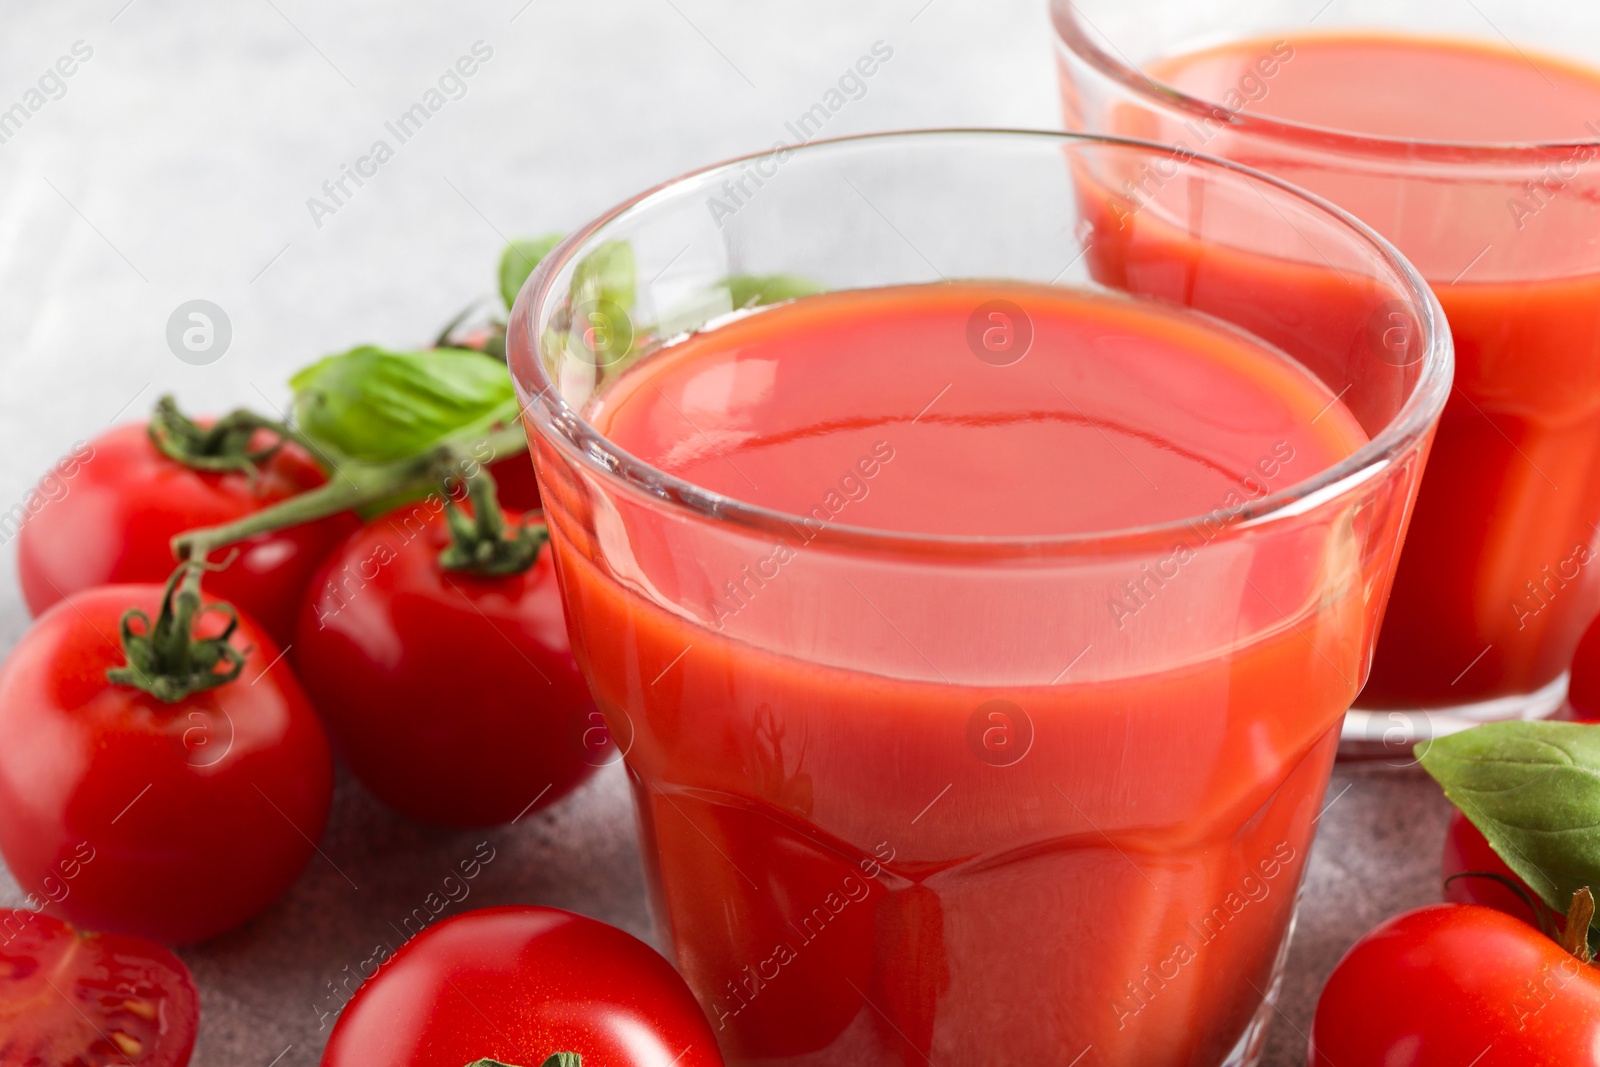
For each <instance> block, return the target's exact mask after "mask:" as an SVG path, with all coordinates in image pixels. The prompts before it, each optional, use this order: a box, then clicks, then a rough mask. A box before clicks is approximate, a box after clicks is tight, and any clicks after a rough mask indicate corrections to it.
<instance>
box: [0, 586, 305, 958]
mask: <svg viewBox="0 0 1600 1067" xmlns="http://www.w3.org/2000/svg"><path fill="white" fill-rule="evenodd" d="M162 604H163V590H162V588H161V587H159V586H144V585H124V586H106V587H103V588H100V589H93V590H90V591H88V592H85V593H79V594H76V595H75V596H72V597H69V598H68V599H67V600H65V601H63V602H62V603H60V604H57V605H56V606H55V607H53V608H51V609H50V610H49V611H47V612H45V614H44V615H43V616H41V617H40V618H39V620H38V621H37V622H36V623H35V624H34V626H33V628H32V629H31V630H29V631H28V633H27V634H26V635H25V636H24V637H23V638H22V640H21V642H20V643H18V645H17V646H16V648H15V649H14V650H13V651H12V653H11V655H10V657H9V658H8V659H7V660H6V661H5V663H4V665H3V666H0V854H3V855H4V857H5V861H6V863H7V865H9V867H10V868H11V873H12V874H13V875H14V876H15V878H16V880H17V882H18V884H19V885H21V886H22V888H23V889H24V890H25V891H27V892H29V893H32V894H34V895H35V896H36V897H38V898H39V899H40V900H41V902H43V903H44V904H45V906H46V907H47V909H48V910H50V911H52V912H55V913H57V914H60V915H62V916H64V917H66V918H68V919H70V920H72V921H73V922H75V923H80V924H82V925H83V926H86V927H88V928H91V929H95V930H105V931H109V932H113V933H119V934H133V935H137V936H141V937H149V938H153V939H155V940H158V941H163V942H167V943H176V942H186V941H196V940H200V939H202V938H206V937H210V936H212V935H213V934H218V933H221V932H222V931H224V930H227V929H229V928H230V927H233V926H236V925H238V924H239V923H241V922H243V921H244V920H246V919H248V918H250V917H251V916H252V915H255V914H256V913H257V912H259V911H261V910H262V909H263V908H265V907H266V906H267V905H268V904H270V903H271V902H272V901H273V900H275V899H276V898H277V897H278V896H279V895H280V894H282V893H283V891H284V890H285V889H287V888H288V886H289V883H290V882H292V881H293V880H294V878H295V876H296V875H297V874H298V873H299V872H300V869H301V868H302V867H304V866H305V864H306V861H307V860H308V859H309V858H310V856H311V854H312V850H313V849H314V847H315V846H314V845H313V844H312V842H314V841H316V839H317V838H318V836H319V835H320V834H321V833H322V829H323V825H324V824H325V823H326V821H327V817H328V805H329V800H330V797H331V793H332V787H333V764H332V759H331V757H330V754H329V750H328V742H327V739H326V737H325V735H324V734H323V732H322V726H321V724H320V723H319V722H318V720H317V717H316V714H315V712H314V711H313V710H312V708H311V704H310V702H309V701H308V700H307V699H306V697H305V694H304V693H303V692H302V690H301V689H300V686H299V684H298V683H297V682H296V681H295V679H294V676H293V675H292V674H291V673H290V672H289V670H288V668H287V665H286V664H284V663H279V662H275V661H276V660H277V659H278V658H279V657H278V649H277V646H276V645H275V644H274V643H273V641H272V639H271V638H270V637H268V636H267V635H266V634H265V633H263V632H262V631H261V630H260V629H259V628H258V627H257V626H256V625H255V623H253V622H251V621H250V619H249V618H248V617H245V616H241V617H240V620H239V624H238V631H237V633H234V634H233V635H232V639H231V640H232V646H233V647H234V648H236V649H237V650H239V653H240V657H239V659H240V662H239V666H240V668H241V671H240V675H239V677H238V679H237V680H235V681H232V682H229V683H228V684H226V685H221V686H218V687H216V688H210V689H204V690H201V691H198V692H194V693H193V694H192V695H188V696H184V697H182V698H181V699H179V700H177V701H176V702H172V703H169V702H167V701H165V700H163V699H160V698H158V697H157V696H155V695H152V694H151V693H148V692H145V691H144V690H142V689H139V688H135V687H133V686H132V685H124V684H118V683H115V682H112V681H110V680H109V679H108V678H107V671H108V670H110V669H113V668H120V667H122V666H123V665H124V662H125V659H126V653H125V651H124V649H123V648H120V647H119V646H118V643H117V634H118V628H119V620H120V619H121V618H122V615H123V612H124V611H125V610H126V609H128V608H130V607H137V608H139V609H142V610H143V611H144V612H146V613H147V616H148V619H149V620H152V621H154V622H157V623H159V622H160V620H161V619H162V617H163V616H162V613H161V609H162ZM227 624H228V619H227V616H226V615H224V614H223V613H221V612H217V611H208V612H206V613H204V614H201V615H200V616H199V617H198V621H197V622H196V624H195V626H194V632H195V633H196V634H197V635H198V637H199V638H201V639H202V640H211V641H216V640H220V638H221V636H222V635H223V634H224V632H225V629H226V626H227ZM149 628H150V624H149V623H146V624H145V625H144V626H143V627H141V626H140V625H139V624H138V623H135V624H134V630H135V633H136V634H137V633H143V632H148V630H149Z"/></svg>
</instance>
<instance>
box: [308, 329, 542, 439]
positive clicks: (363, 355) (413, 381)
mask: <svg viewBox="0 0 1600 1067" xmlns="http://www.w3.org/2000/svg"><path fill="white" fill-rule="evenodd" d="M289 384H290V386H291V387H292V388H293V389H294V410H295V421H296V423H297V425H298V426H299V428H300V430H301V431H302V432H303V433H305V434H307V435H308V436H310V437H311V438H312V439H313V440H314V441H316V442H317V443H318V444H320V445H324V446H326V447H327V448H329V449H330V450H332V451H333V452H334V453H336V454H339V455H344V456H348V457H350V458H351V459H355V460H360V461H361V462H365V463H382V462H386V461H390V460H397V459H404V458H405V457H407V456H414V455H416V454H418V453H419V452H422V451H424V450H425V449H427V448H429V447H431V446H433V445H435V444H438V443H439V442H440V441H441V440H443V439H444V438H446V437H449V436H451V435H452V434H455V433H458V432H460V431H463V430H468V429H470V428H472V427H475V426H479V425H483V424H485V423H486V422H488V421H492V420H493V419H494V418H495V417H496V415H497V413H501V412H504V411H505V410H506V409H507V408H508V407H509V408H510V409H511V410H512V411H513V412H514V411H515V405H516V401H515V392H514V390H513V389H512V386H511V375H510V373H509V372H508V371H507V370H506V367H505V364H503V363H501V362H500V361H498V360H496V359H494V358H493V357H492V356H487V355H484V354H483V353H482V352H473V351H470V350H467V349H462V348H435V349H430V350H428V351H425V352H391V351H388V350H386V349H382V348H377V347H374V346H371V345H367V346H363V347H360V348H353V349H351V350H350V351H348V352H345V353H342V354H340V355H336V356H328V357H327V358H325V359H322V360H320V361H318V362H316V363H314V364H312V365H311V366H309V367H307V368H306V369H305V370H302V371H301V372H300V373H299V374H296V375H295V376H294V377H293V378H292V379H290V381H289Z"/></svg>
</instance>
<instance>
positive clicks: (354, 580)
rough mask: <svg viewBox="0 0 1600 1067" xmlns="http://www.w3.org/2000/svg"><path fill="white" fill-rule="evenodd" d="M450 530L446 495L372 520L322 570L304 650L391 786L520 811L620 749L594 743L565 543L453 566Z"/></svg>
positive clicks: (435, 815)
mask: <svg viewBox="0 0 1600 1067" xmlns="http://www.w3.org/2000/svg"><path fill="white" fill-rule="evenodd" d="M509 518H510V517H509V516H506V519H507V520H508V522H509ZM450 543H451V533H450V530H449V528H448V526H447V523H446V520H445V518H444V512H443V509H442V506H441V501H440V499H439V498H437V497H435V498H431V499H430V501H428V502H424V503H421V504H417V505H415V506H413V507H409V508H403V509H400V510H398V511H395V512H393V513H391V514H390V515H388V516H387V517H385V518H383V519H380V520H378V521H377V522H374V523H372V524H371V525H370V526H367V527H366V528H364V529H362V530H360V531H359V532H357V533H356V534H355V535H353V536H352V537H351V538H350V539H349V540H348V541H347V542H346V543H345V544H344V545H343V547H341V548H340V549H338V550H337V551H336V552H334V553H333V554H332V556H330V557H329V559H328V561H327V563H326V565H325V566H324V567H323V569H322V571H321V572H320V573H319V574H318V576H317V577H316V579H315V580H314V582H313V584H312V587H311V592H310V595H309V597H308V599H307V601H306V606H305V609H304V611H303V612H302V614H301V619H300V629H299V634H298V636H297V637H296V638H295V642H294V649H293V651H292V653H291V655H292V656H293V658H294V663H295V671H296V673H297V674H298V675H299V676H300V678H301V680H302V681H303V682H304V683H305V686H306V691H307V692H308V693H310V694H311V701H312V703H313V704H314V705H316V707H317V709H318V710H319V711H320V712H321V713H322V715H323V718H324V719H325V720H326V722H327V723H328V728H329V730H330V732H331V733H332V735H333V740H334V746H335V747H336V748H337V749H338V750H339V753H340V754H341V755H342V756H343V758H344V759H345V761H346V762H347V763H348V764H349V766H350V770H351V771H352V772H353V773H354V774H355V776H356V777H357V778H359V779H360V780H361V782H362V783H363V784H365V785H366V787H367V788H368V789H370V790H371V791H372V792H373V793H374V794H375V795H376V796H377V797H378V799H380V800H382V801H383V802H384V803H385V804H388V805H389V806H390V807H392V808H395V809H396V810H398V811H401V812H403V813H405V814H407V815H410V816H412V817H414V818H417V819H422V820H425V821H428V822H436V823H445V824H449V825H457V826H472V825H489V824H494V823H504V822H509V821H511V820H514V819H516V818H517V817H518V816H519V815H521V814H523V813H524V812H527V811H529V810H532V809H533V808H534V807H537V806H543V805H546V804H549V803H551V802H552V801H554V800H556V799H558V798H559V797H561V796H563V795H565V794H566V793H568V792H570V791H571V790H572V789H573V788H575V787H576V786H577V785H578V784H579V783H580V782H582V781H583V780H584V779H586V778H587V777H589V775H591V774H592V773H594V771H595V769H596V768H597V767H599V766H601V765H602V764H603V763H605V762H606V759H605V757H606V756H608V755H610V754H611V753H610V751H609V750H608V749H606V748H605V747H604V745H603V744H602V745H590V744H586V743H585V742H586V740H592V739H593V738H589V737H587V736H586V734H587V733H589V731H587V730H586V728H587V727H589V725H590V723H589V718H588V712H590V711H591V710H592V708H593V700H592V698H591V697H590V695H589V690H588V687H587V686H586V685H585V684H584V681H583V677H582V675H580V674H579V673H578V667H577V663H576V661H574V659H573V656H572V649H571V646H570V645H569V644H568V641H567V623H566V615H565V612H564V609H563V608H562V603H561V593H560V590H559V589H558V588H557V586H556V575H555V568H554V564H553V563H552V561H551V553H550V552H549V551H548V550H544V551H541V552H539V554H538V556H537V558H536V559H535V560H534V562H533V565H532V566H531V567H530V568H528V569H527V570H525V571H523V572H522V573H520V574H508V575H503V576H478V575H474V574H472V573H467V572H460V571H447V570H445V569H444V568H443V567H442V566H441V565H440V562H439V554H440V552H441V551H442V550H443V549H444V548H445V547H446V546H448V545H450ZM599 740H600V741H602V742H603V741H605V740H606V739H605V738H604V737H603V736H600V737H599Z"/></svg>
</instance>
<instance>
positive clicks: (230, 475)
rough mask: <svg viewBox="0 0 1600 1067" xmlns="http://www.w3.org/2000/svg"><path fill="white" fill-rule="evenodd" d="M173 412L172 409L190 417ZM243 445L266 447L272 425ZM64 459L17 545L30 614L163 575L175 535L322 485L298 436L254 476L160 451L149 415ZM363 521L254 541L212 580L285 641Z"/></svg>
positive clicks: (339, 521) (331, 522) (326, 522)
mask: <svg viewBox="0 0 1600 1067" xmlns="http://www.w3.org/2000/svg"><path fill="white" fill-rule="evenodd" d="M172 410H173V409H168V411H169V414H168V415H166V416H165V417H167V418H174V417H175V418H177V419H182V416H175V415H173V414H170V412H171V411H172ZM159 417H161V413H160V412H159V411H158V418H159ZM184 421H185V423H187V420H184ZM188 425H190V426H193V425H194V424H188ZM202 432H203V431H202ZM247 440H248V439H247ZM245 447H254V448H257V449H262V448H264V447H266V441H265V434H264V432H263V434H260V435H256V436H255V438H254V441H253V444H247V445H246V446H245ZM208 458H209V459H210V460H213V461H214V460H216V459H217V458H218V457H208ZM205 461H207V460H206V459H205V458H203V459H200V460H197V461H196V462H205ZM57 467H58V469H57V470H53V471H52V472H51V473H50V474H48V475H46V477H45V479H44V480H43V481H42V482H40V484H39V486H38V488H37V489H36V493H37V495H36V496H34V497H32V498H30V499H31V500H32V501H34V502H35V503H34V505H33V506H31V507H30V508H29V509H28V510H29V511H31V514H29V515H28V516H27V518H26V520H25V521H24V522H23V524H22V528H21V533H20V535H19V536H18V542H17V565H18V569H19V571H20V577H21V583H22V595H23V598H24V599H25V600H26V601H27V604H28V610H29V611H30V612H31V613H33V614H34V615H38V614H40V613H42V612H43V611H44V610H45V609H46V608H48V607H50V605H52V604H54V603H56V602H57V601H59V600H61V599H62V598H63V597H66V596H70V595H71V594H73V593H77V592H81V591H83V590H86V589H92V588H94V587H96V586H101V585H110V584H113V583H130V582H155V583H158V584H159V583H161V582H164V581H165V580H166V578H167V575H169V574H170V573H172V568H173V565H174V562H175V561H174V560H173V557H172V548H171V546H170V544H169V542H170V541H171V539H172V538H173V537H174V536H176V535H177V534H180V533H183V532H184V531H186V530H192V529H195V528H197V527H204V526H215V525H220V524H222V523H225V522H230V521H233V520H235V519H238V518H241V517H243V516H245V515H249V514H252V513H254V512H257V511H261V510H262V509H264V508H267V507H270V506H271V505H273V504H276V503H278V502H279V501H282V500H285V499H287V498H289V497H291V496H294V495H296V494H298V493H301V492H304V491H305V490H307V489H312V488H315V487H316V486H318V485H321V484H322V483H323V481H324V477H323V474H322V471H321V470H320V469H319V468H318V467H317V466H316V464H314V463H313V462H311V460H310V458H309V457H308V456H307V455H306V453H305V452H304V451H302V450H301V449H300V448H298V447H297V446H295V445H293V444H285V445H284V446H283V447H282V448H281V449H279V450H278V451H276V452H275V453H273V454H272V455H270V456H265V457H263V458H262V459H261V462H260V463H259V473H257V474H255V475H251V474H249V473H247V472H245V471H241V470H232V471H208V470H197V469H194V468H193V467H190V466H186V465H185V464H184V463H183V462H180V461H179V460H177V459H174V458H171V457H170V456H168V455H165V454H163V453H162V452H161V451H160V450H159V449H157V448H156V446H155V444H154V443H153V442H152V440H151V438H150V434H149V432H148V428H147V426H146V424H144V423H133V424H128V425H125V426H118V427H116V428H115V429H112V430H110V431H108V432H106V433H104V434H102V435H101V436H99V437H97V438H95V439H94V440H93V441H91V442H89V443H88V444H86V445H84V446H82V447H81V448H80V449H78V450H77V452H75V453H74V455H73V456H72V458H71V459H70V460H63V462H62V463H61V464H58V465H57ZM356 525H357V523H356V520H355V518H354V517H353V516H350V515H336V516H332V517H330V518H326V519H322V520H320V521H318V522H314V523H309V524H307V525H304V526H296V527H292V528H290V529H285V530H279V531H277V532H276V533H269V534H263V535H261V536H260V537H256V538H252V539H251V540H249V541H246V542H244V543H243V544H241V545H240V546H239V550H240V554H239V557H238V558H237V559H236V560H235V561H234V563H233V565H232V566H231V567H229V568H228V569H227V570H226V571H225V572H222V573H219V574H214V575H212V576H211V577H210V578H209V579H208V580H207V588H208V590H209V591H210V592H212V593H214V594H215V595H217V596H219V597H221V598H223V599H225V600H227V601H229V602H230V603H232V604H235V605H237V606H238V607H239V609H240V610H241V611H244V612H245V613H247V614H249V615H250V616H252V617H253V618H255V619H256V621H257V622H259V623H260V624H261V625H262V626H264V627H265V628H266V629H267V631H268V632H269V633H271V634H272V635H273V637H274V639H275V640H276V641H277V642H278V643H279V644H280V645H282V644H283V643H285V642H286V641H288V640H291V639H292V638H293V635H294V623H295V617H296V615H297V614H298V612H299V608H300V602H301V600H302V599H304V596H305V590H306V586H307V585H308V584H309V582H310V580H311V575H312V574H313V572H315V570H316V568H317V566H318V565H319V564H320V563H321V562H322V558H323V557H324V556H325V555H327V553H328V552H329V550H331V549H332V548H333V546H334V545H335V544H337V543H338V542H339V541H340V540H341V539H342V538H343V537H344V536H345V535H346V534H348V533H349V532H350V531H351V530H352V529H354V528H355V526H356Z"/></svg>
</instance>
